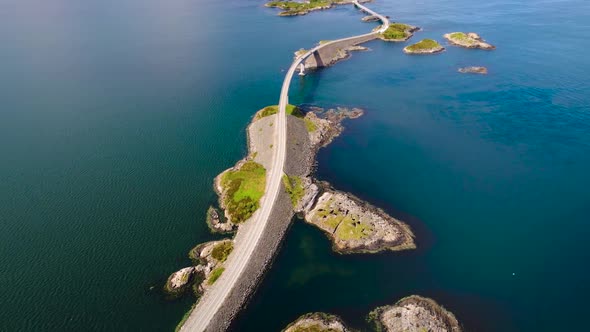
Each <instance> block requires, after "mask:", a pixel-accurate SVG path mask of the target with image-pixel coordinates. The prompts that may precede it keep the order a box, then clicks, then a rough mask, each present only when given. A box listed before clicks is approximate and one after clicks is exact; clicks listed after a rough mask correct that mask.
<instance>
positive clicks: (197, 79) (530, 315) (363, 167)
mask: <svg viewBox="0 0 590 332" xmlns="http://www.w3.org/2000/svg"><path fill="white" fill-rule="evenodd" d="M262 5H263V1H254V0H228V1H213V0H168V1H162V0H159V1H157V0H123V1H114V0H106V1H96V0H87V1H73V0H55V1H41V0H0V156H1V160H0V265H1V266H2V269H0V301H1V304H2V305H1V308H2V310H0V330H2V331H4V330H6V331H17V330H20V331H22V330H36V331H43V330H60V331H63V330H117V331H121V330H135V331H137V330H145V331H147V330H171V329H173V328H174V326H175V325H176V323H177V322H178V321H179V320H180V318H181V317H182V315H183V314H184V312H185V311H186V310H188V308H189V307H190V305H191V302H192V299H190V298H185V299H183V300H180V301H177V302H172V303H171V302H167V301H165V300H164V299H163V297H162V296H161V294H160V292H159V288H160V287H161V285H162V283H163V281H164V280H165V278H166V277H167V276H168V274H169V273H170V272H172V271H174V270H175V269H178V268H181V267H183V266H185V265H187V264H188V263H189V261H188V259H187V258H186V252H187V251H188V250H189V249H190V248H191V247H192V246H193V245H195V244H196V243H198V242H201V241H205V240H209V239H212V238H213V237H212V236H211V235H210V234H209V233H208V230H207V228H206V225H205V223H204V212H205V210H206V208H207V206H208V205H209V204H210V203H212V202H213V201H214V200H215V195H214V193H213V191H212V189H211V181H212V178H213V177H214V176H215V175H216V174H217V173H219V172H220V171H222V170H223V169H225V168H227V167H229V166H231V165H232V164H233V163H234V162H235V161H236V160H238V159H239V158H240V157H241V156H242V155H243V154H244V153H245V149H246V143H245V127H246V125H247V123H248V121H249V119H250V117H251V115H252V114H253V113H254V112H255V111H256V110H257V109H259V108H261V107H264V106H266V105H270V104H276V103H277V101H278V96H279V89H280V85H281V82H282V79H283V75H284V70H285V69H286V68H288V66H289V64H290V61H291V59H292V52H293V51H295V50H297V49H299V48H301V47H309V46H310V45H312V44H314V43H315V42H317V41H319V40H323V39H334V38H338V37H344V36H349V35H353V34H359V33H363V32H366V31H368V30H370V29H371V28H372V27H373V26H374V24H365V23H362V22H360V18H361V17H362V15H361V14H359V13H357V12H356V11H355V10H353V9H352V8H350V7H340V8H337V9H334V10H330V11H325V12H321V13H313V14H310V15H307V16H303V17H296V18H280V17H277V16H276V15H275V14H276V11H274V10H271V9H267V8H264V7H263V6H262ZM370 6H371V7H372V8H374V9H376V10H378V11H380V12H382V13H384V14H387V15H390V16H391V17H392V19H393V20H395V21H401V22H405V23H410V24H414V25H418V26H421V27H422V28H423V31H421V32H419V33H417V34H416V36H415V37H414V39H412V40H414V41H416V40H418V39H421V38H435V39H438V40H439V41H441V42H442V41H443V39H442V35H443V34H444V33H447V32H452V31H475V32H478V33H480V34H481V35H482V36H483V37H484V38H486V39H487V40H488V41H490V42H491V43H493V44H495V45H496V46H497V50H495V51H491V52H486V51H479V50H466V49H461V48H455V47H448V48H447V51H446V52H444V53H442V54H438V55H432V56H407V55H404V54H403V53H402V52H401V49H402V48H403V46H404V45H403V44H387V43H383V42H380V41H374V42H371V43H369V44H368V46H369V47H370V48H371V49H372V51H371V52H364V53H356V54H354V55H353V56H352V57H351V58H350V59H349V60H347V61H344V62H342V63H339V64H338V65H337V66H334V67H332V68H329V69H326V70H322V71H320V72H316V73H313V74H309V75H307V76H306V77H304V78H303V79H300V78H298V77H297V78H295V80H296V82H294V84H293V85H292V90H291V102H293V103H311V104H317V105H320V106H327V107H329V106H334V105H344V106H359V107H362V108H364V109H366V115H365V116H364V117H362V118H360V119H358V120H354V121H349V122H347V123H346V127H347V129H346V131H345V133H344V134H343V135H342V136H341V137H340V138H339V139H337V140H336V141H335V142H334V143H333V144H332V145H331V146H329V147H328V148H326V149H324V150H322V151H321V153H320V156H319V168H318V177H320V178H321V179H324V180H328V181H330V182H332V183H333V184H334V185H335V186H336V187H337V188H340V189H343V190H347V191H350V192H353V193H355V194H356V195H358V196H360V197H363V198H365V199H367V200H368V201H370V202H372V203H374V204H376V205H378V206H381V207H383V208H385V209H386V210H387V211H389V212H391V213H392V214H394V215H396V216H399V217H402V218H403V219H405V220H407V221H408V223H409V224H410V225H411V226H412V227H413V228H414V229H415V231H416V235H417V241H418V246H419V248H418V249H417V250H415V251H412V252H404V253H387V254H379V255H372V256H358V255H353V256H340V255H336V254H334V253H332V251H331V249H330V243H329V242H328V240H327V239H326V238H325V237H324V235H323V234H322V233H321V232H319V231H318V230H316V229H314V228H312V227H309V226H307V225H305V224H303V223H302V222H300V221H295V223H294V225H293V227H292V229H291V231H290V233H289V234H288V236H287V239H286V241H285V244H284V246H283V248H282V250H281V252H280V253H279V254H278V256H277V260H276V261H275V263H274V265H273V267H272V269H271V270H270V271H269V273H268V275H267V277H266V279H265V280H264V281H263V283H262V284H261V287H260V289H259V291H258V292H257V293H256V295H255V296H254V298H253V299H252V301H251V303H250V305H249V306H248V308H247V309H246V310H245V311H244V313H243V314H242V315H241V316H240V317H239V319H238V321H237V322H236V323H235V324H234V327H233V329H234V330H236V331H276V330H280V329H281V328H282V327H284V326H285V325H286V324H287V323H288V322H290V321H292V320H294V319H295V318H297V317H298V316H299V315H301V314H304V313H306V312H310V311H326V312H331V313H334V314H339V315H341V316H342V317H343V318H345V320H347V321H348V322H350V323H351V324H352V325H354V326H355V327H358V328H363V327H364V317H365V315H366V314H367V313H368V312H369V311H370V310H371V309H372V308H374V307H375V306H378V305H383V304H389V303H393V302H395V301H396V300H397V299H399V298H401V297H403V296H406V295H410V294H420V295H424V296H429V297H432V298H434V299H436V300H437V301H438V302H439V303H441V304H443V305H444V306H445V307H447V308H448V309H450V310H451V311H453V312H454V313H455V314H456V315H457V317H458V318H459V320H460V321H461V322H462V323H463V324H464V326H465V328H466V329H467V330H469V331H569V330H579V331H582V330H584V329H586V328H587V323H586V317H585V314H586V312H587V304H586V303H587V300H586V298H587V297H588V296H590V289H589V288H590V286H589V282H590V277H589V273H590V268H589V267H588V264H587V262H588V261H590V257H589V256H590V250H589V249H590V248H589V247H590V245H589V244H588V238H589V236H590V225H589V224H588V222H589V221H590V218H589V217H588V216H589V215H590V189H589V188H590V173H589V171H588V170H589V169H590V84H589V83H590V79H589V78H588V77H589V75H590V57H588V56H587V54H586V53H585V52H586V51H587V50H588V49H590V3H589V2H588V1H586V0H553V1H551V0H528V1H527V0H525V1H513V0H489V1H467V0H436V1H435V0H424V1H410V0H397V1H391V0H377V2H376V3H374V4H370ZM470 65H476V66H479V65H482V66H486V67H488V69H489V71H490V74H489V75H487V76H477V75H463V74H459V73H457V68H458V67H463V66H470Z"/></svg>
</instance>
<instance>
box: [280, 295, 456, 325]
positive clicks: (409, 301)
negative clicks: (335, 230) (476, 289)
mask: <svg viewBox="0 0 590 332" xmlns="http://www.w3.org/2000/svg"><path fill="white" fill-rule="evenodd" d="M367 320H368V321H369V322H370V323H372V325H373V326H372V327H373V330H374V331H378V332H408V331H429V332H461V331H462V329H461V325H460V324H459V322H458V321H457V319H456V318H455V315H453V313H451V312H450V311H447V310H446V309H445V308H443V307H442V306H441V305H439V304H438V303H436V302H435V301H434V300H432V299H430V298H426V297H421V296H418V295H412V296H408V297H405V298H403V299H401V300H399V301H398V302H397V303H395V304H394V305H388V306H383V307H378V308H376V309H375V310H373V311H371V313H369V315H368V319H367ZM304 331H318V332H319V331H322V332H352V331H353V329H351V328H350V327H348V326H347V325H346V324H345V323H344V321H343V320H342V319H341V318H340V317H338V316H335V315H331V314H326V313H323V312H315V313H310V314H305V315H303V316H301V317H299V318H297V319H296V320H295V321H294V322H292V323H291V324H289V325H288V326H287V327H286V328H285V329H283V332H304Z"/></svg>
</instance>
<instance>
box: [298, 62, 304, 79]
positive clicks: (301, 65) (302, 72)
mask: <svg viewBox="0 0 590 332" xmlns="http://www.w3.org/2000/svg"><path fill="white" fill-rule="evenodd" d="M304 75H305V65H304V64H303V62H302V63H300V64H299V76H304Z"/></svg>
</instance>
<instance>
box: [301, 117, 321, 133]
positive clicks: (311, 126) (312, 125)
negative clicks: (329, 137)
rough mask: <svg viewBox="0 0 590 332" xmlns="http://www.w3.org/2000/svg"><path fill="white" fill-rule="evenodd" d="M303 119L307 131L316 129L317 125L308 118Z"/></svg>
mask: <svg viewBox="0 0 590 332" xmlns="http://www.w3.org/2000/svg"><path fill="white" fill-rule="evenodd" d="M303 120H304V121H305V129H307V132H309V133H311V132H314V131H316V130H317V129H318V126H316V124H315V123H314V122H313V121H311V120H310V119H308V118H304V119H303Z"/></svg>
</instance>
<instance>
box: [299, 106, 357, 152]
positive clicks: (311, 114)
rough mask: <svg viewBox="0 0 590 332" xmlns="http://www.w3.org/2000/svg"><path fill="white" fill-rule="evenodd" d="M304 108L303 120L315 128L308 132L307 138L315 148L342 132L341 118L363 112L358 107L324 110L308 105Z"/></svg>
mask: <svg viewBox="0 0 590 332" xmlns="http://www.w3.org/2000/svg"><path fill="white" fill-rule="evenodd" d="M304 109H305V108H304ZM305 110H306V111H307V112H306V114H305V120H306V121H310V122H311V123H313V124H314V128H315V129H314V130H312V131H310V132H309V138H310V140H311V144H312V145H313V146H315V147H316V148H320V147H323V146H326V145H328V144H330V143H331V142H332V140H334V138H336V137H338V136H339V135H340V134H341V133H342V131H343V130H344V127H343V126H342V121H343V120H345V119H357V118H359V117H361V116H362V115H363V114H364V111H363V110H362V109H360V108H352V109H348V108H345V107H336V108H331V109H329V110H327V111H324V110H323V109H322V108H319V107H308V108H307V109H305Z"/></svg>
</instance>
